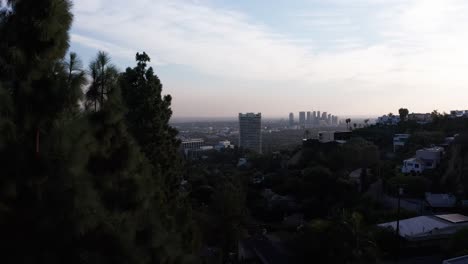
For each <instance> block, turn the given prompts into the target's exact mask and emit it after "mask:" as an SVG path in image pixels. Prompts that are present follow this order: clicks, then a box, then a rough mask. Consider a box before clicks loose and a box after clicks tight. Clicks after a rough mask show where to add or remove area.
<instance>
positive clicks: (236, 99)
mask: <svg viewBox="0 0 468 264" xmlns="http://www.w3.org/2000/svg"><path fill="white" fill-rule="evenodd" d="M104 7H105V8H104ZM73 12H74V17H75V22H74V23H73V27H72V31H71V48H70V50H71V51H76V52H78V53H79V54H81V57H82V58H83V60H84V62H85V64H86V63H87V62H89V61H90V58H91V57H92V56H94V54H95V50H96V49H99V50H104V51H107V52H109V53H110V54H112V57H113V61H114V63H115V64H116V66H118V67H120V68H121V70H123V68H124V67H125V65H130V64H131V62H132V61H133V59H134V54H135V53H136V52H137V51H140V50H145V51H146V52H147V53H148V54H149V55H150V56H151V58H152V62H151V64H152V65H153V66H154V67H155V72H156V74H158V76H159V77H160V78H161V80H162V81H163V85H164V90H163V93H166V94H171V95H172V96H173V98H174V100H173V105H172V109H173V111H174V118H181V117H192V118H193V117H236V115H237V113H239V112H252V111H253V112H262V113H263V114H264V116H266V117H284V118H286V116H287V113H289V112H297V111H300V110H305V111H309V110H322V111H323V110H328V111H331V112H334V113H336V114H338V115H373V116H376V115H380V114H384V113H388V112H394V113H395V112H396V111H397V109H398V108H399V107H405V106H408V107H409V106H410V111H411V112H413V111H414V112H430V111H432V110H434V109H438V110H439V111H447V112H448V111H449V110H451V109H465V108H466V97H467V95H468V91H467V90H466V83H467V82H468V74H467V72H468V52H467V50H466V47H467V46H468V37H467V35H466V34H465V33H466V28H467V26H468V18H467V17H466V14H467V13H468V2H466V1H457V0H446V1H433V0H421V1H417V0H413V1H406V0H405V1H400V0H394V1H380V0H378V1H375V0H356V1H347V0H327V1H325V0H323V1H319V0H313V1H299V0H295V1H247V0H242V1H221V0H209V1H208V0H207V1H204V0H200V1H179V0H176V1H147V0H135V1H121V0H119V1H110V0H77V1H74V7H73Z"/></svg>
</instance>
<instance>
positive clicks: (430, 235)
mask: <svg viewBox="0 0 468 264" xmlns="http://www.w3.org/2000/svg"><path fill="white" fill-rule="evenodd" d="M377 226H379V227H382V228H391V229H393V230H396V226H397V222H396V221H393V222H388V223H383V224H379V225H377ZM467 227H468V217H467V216H464V215H461V214H442V215H424V216H417V217H413V218H408V219H403V220H400V221H399V235H400V236H401V237H402V238H405V239H406V240H407V241H412V242H417V241H428V240H441V239H446V238H449V237H450V236H451V235H453V234H454V233H456V232H457V231H459V230H461V229H464V228H467Z"/></svg>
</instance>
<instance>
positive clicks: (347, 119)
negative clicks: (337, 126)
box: [345, 118, 351, 129]
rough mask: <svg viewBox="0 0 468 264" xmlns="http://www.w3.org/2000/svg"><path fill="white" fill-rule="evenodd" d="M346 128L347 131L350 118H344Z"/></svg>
mask: <svg viewBox="0 0 468 264" xmlns="http://www.w3.org/2000/svg"><path fill="white" fill-rule="evenodd" d="M345 121H346V128H348V129H349V124H350V123H351V118H346V120H345Z"/></svg>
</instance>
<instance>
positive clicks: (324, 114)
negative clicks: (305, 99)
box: [321, 112, 327, 121]
mask: <svg viewBox="0 0 468 264" xmlns="http://www.w3.org/2000/svg"><path fill="white" fill-rule="evenodd" d="M321 119H322V120H324V121H327V112H323V113H322V118H321Z"/></svg>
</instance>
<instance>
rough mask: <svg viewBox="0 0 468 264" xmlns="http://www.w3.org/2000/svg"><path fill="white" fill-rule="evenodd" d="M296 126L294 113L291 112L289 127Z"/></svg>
mask: <svg viewBox="0 0 468 264" xmlns="http://www.w3.org/2000/svg"><path fill="white" fill-rule="evenodd" d="M293 126H294V113H289V127H293Z"/></svg>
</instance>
